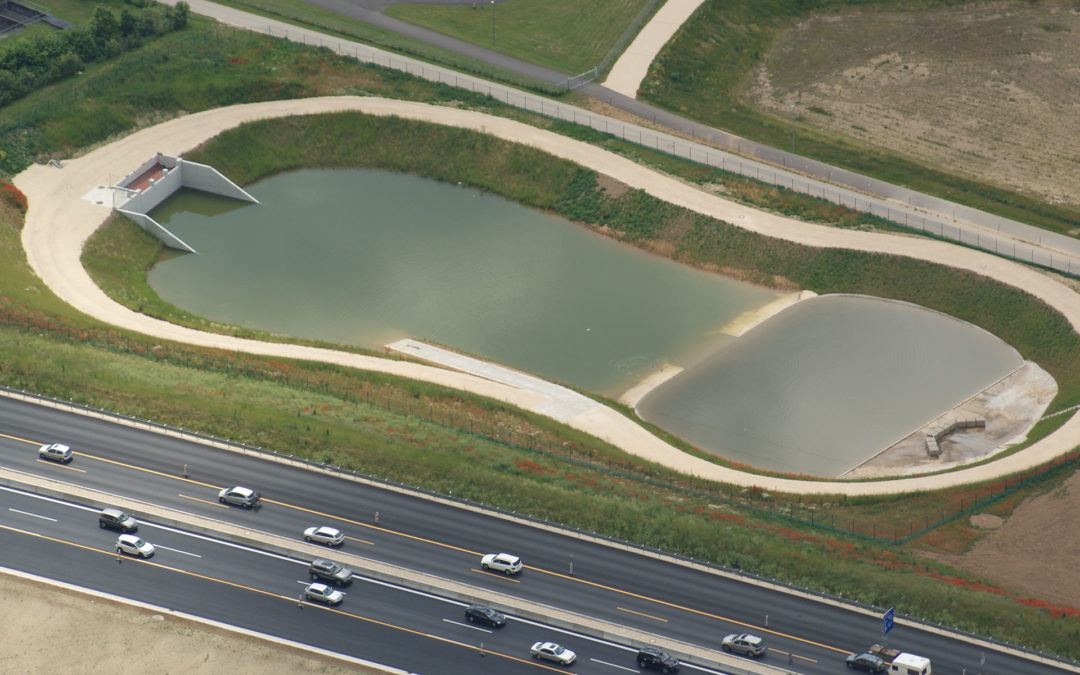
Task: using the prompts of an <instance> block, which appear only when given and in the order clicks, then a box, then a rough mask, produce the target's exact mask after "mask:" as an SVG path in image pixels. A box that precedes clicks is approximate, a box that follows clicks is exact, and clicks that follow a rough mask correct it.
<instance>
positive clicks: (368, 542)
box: [345, 537, 375, 546]
mask: <svg viewBox="0 0 1080 675" xmlns="http://www.w3.org/2000/svg"><path fill="white" fill-rule="evenodd" d="M345 538H346V539H348V540H349V541H356V542H360V543H361V544H367V545H368V546H374V545H375V542H373V541H368V540H367V539H357V538H356V537H345Z"/></svg>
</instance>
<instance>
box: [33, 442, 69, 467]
mask: <svg viewBox="0 0 1080 675" xmlns="http://www.w3.org/2000/svg"><path fill="white" fill-rule="evenodd" d="M73 456H74V453H73V452H72V451H71V448H70V447H68V446H66V445H64V444H63V443H52V444H50V445H43V446H41V447H40V448H38V459H50V460H52V461H54V462H60V463H61V464H67V463H68V462H70V461H71V459H72V457H73Z"/></svg>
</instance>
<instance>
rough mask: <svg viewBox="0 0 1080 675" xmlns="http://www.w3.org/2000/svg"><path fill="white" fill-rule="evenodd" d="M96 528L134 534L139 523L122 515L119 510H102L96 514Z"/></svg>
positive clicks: (130, 517) (126, 515) (124, 514)
mask: <svg viewBox="0 0 1080 675" xmlns="http://www.w3.org/2000/svg"><path fill="white" fill-rule="evenodd" d="M97 522H98V527H100V528H102V529H105V528H108V529H110V530H116V531H118V532H135V531H137V530H138V529H139V521H137V520H135V518H133V517H132V516H129V515H128V514H126V513H124V512H123V511H121V510H120V509H102V510H101V513H99V514H98V519H97Z"/></svg>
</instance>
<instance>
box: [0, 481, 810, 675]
mask: <svg viewBox="0 0 1080 675" xmlns="http://www.w3.org/2000/svg"><path fill="white" fill-rule="evenodd" d="M0 484H3V485H5V486H8V487H12V488H16V489H22V490H25V491H27V492H31V493H34V494H39V495H43V496H47V497H53V498H56V499H62V500H64V501H69V502H74V503H77V504H82V505H85V506H91V507H94V508H99V509H100V508H105V507H115V508H120V509H123V510H125V511H127V512H129V513H131V514H133V515H135V517H136V518H139V519H147V520H152V521H153V522H155V523H160V524H162V525H168V526H170V527H176V528H178V529H182V530H187V531H189V532H194V533H196V534H202V535H206V536H210V537H215V538H218V539H224V540H226V541H231V542H234V543H237V544H243V545H246V546H251V547H253V548H258V549H261V550H265V551H270V552H272V553H277V554H279V555H285V556H289V557H293V558H299V559H301V560H304V559H312V558H325V557H331V558H333V559H334V560H337V561H339V562H341V563H343V564H345V565H346V566H349V567H351V568H352V569H353V571H354V572H356V573H358V574H361V575H362V576H366V577H371V578H373V579H378V580H380V581H386V582H390V583H395V584H400V585H402V586H407V587H409V588H413V589H417V590H421V591H426V592H429V593H432V594H436V595H439V596H442V597H446V598H451V599H454V600H459V601H462V602H479V603H483V604H487V605H493V606H495V607H496V608H498V609H500V610H506V611H509V612H511V613H512V614H514V615H517V616H521V617H524V618H527V619H531V620H534V621H541V622H544V623H548V624H550V625H553V626H556V627H558V628H564V629H567V630H573V631H578V632H581V633H585V634H587V635H592V636H595V637H600V638H603V639H605V640H610V641H612V642H617V643H620V644H625V645H630V646H639V645H658V646H662V647H663V648H664V649H666V650H668V651H670V652H671V653H673V654H675V655H676V656H678V657H680V658H683V659H686V660H692V661H694V662H695V663H698V664H702V665H709V666H712V667H714V668H720V669H722V670H724V671H725V672H728V673H731V674H732V675H755V674H760V675H778V674H780V673H789V672H791V671H787V670H783V669H779V668H774V667H771V666H768V665H766V664H762V663H757V662H752V661H748V660H745V659H739V658H736V657H733V656H730V655H727V654H725V653H724V652H722V651H714V650H711V649H706V648H703V647H700V646H698V645H693V644H689V643H684V642H678V641H675V640H670V639H668V638H665V637H661V636H658V635H655V634H652V633H647V632H644V631H639V630H634V629H631V628H627V627H624V626H620V625H618V624H614V623H610V622H607V621H601V620H599V619H594V618H591V617H587V616H583V615H581V614H575V613H573V612H566V611H563V610H560V609H557V608H555V607H551V606H548V605H544V604H541V603H537V602H532V601H530V600H525V599H523V598H518V597H515V596H512V595H506V594H503V593H497V592H494V591H489V590H486V589H482V588H476V587H473V586H469V585H467V584H463V583H460V582H456V581H452V580H449V579H444V578H442V577H437V576H434V575H431V574H426V573H423V572H416V571H413V570H407V569H402V568H400V567H397V566H394V565H390V564H387V563H384V562H380V561H377V560H372V559H370V558H365V557H362V556H358V555H355V554H352V553H346V552H344V551H337V550H333V549H327V548H326V547H325V546H316V545H314V544H308V543H306V542H303V541H297V540H293V539H290V538H287V537H281V536H278V535H275V534H270V533H267V532H262V531H259V530H253V529H250V528H246V527H240V526H237V525H233V524H230V523H227V522H223V521H220V520H214V519H212V518H205V517H203V516H198V515H195V514H191V513H186V512H183V511H176V510H173V509H167V508H163V507H160V506H156V505H153V504H149V503H147V502H142V501H138V500H134V499H128V498H125V497H119V496H115V495H111V494H108V493H105V492H100V491H98V490H92V489H89V488H83V487H79V486H75V485H70V484H66V483H62V482H59V481H55V480H49V479H44V478H40V477H38V476H33V475H31V474H25V473H22V472H19V471H13V470H10V469H0ZM106 553H108V554H109V555H111V552H106ZM113 597H115V599H117V600H119V601H121V602H125V601H127V599H126V598H122V597H119V596H113ZM281 598H282V599H283V600H286V601H290V602H296V598H295V597H287V596H284V595H283V596H281ZM195 618H197V617H195ZM215 625H219V626H220V625H221V624H215ZM228 628H231V627H228ZM245 633H247V632H246V631H245ZM248 634H250V633H248ZM479 650H480V647H479V645H477V651H478V652H479ZM319 651H320V653H323V654H326V652H325V651H323V650H319ZM330 655H332V656H336V655H334V654H332V653H331V654H330ZM386 672H401V671H399V670H397V669H391V670H387V671H386Z"/></svg>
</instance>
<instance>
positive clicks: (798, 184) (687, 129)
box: [192, 0, 1080, 274]
mask: <svg viewBox="0 0 1080 675" xmlns="http://www.w3.org/2000/svg"><path fill="white" fill-rule="evenodd" d="M304 1H305V2H307V3H308V4H310V5H314V6H318V7H322V8H324V9H328V10H331V11H334V12H337V13H339V14H342V15H344V16H349V17H352V18H354V19H357V20H360V21H363V22H365V23H370V24H372V25H374V26H378V27H380V28H383V29H385V30H388V31H392V32H394V33H398V34H400V35H403V36H406V37H409V38H411V39H414V40H418V41H421V42H426V43H428V44H431V45H434V46H437V47H439V48H441V49H445V50H447V51H451V52H455V53H458V54H462V55H464V56H468V57H469V58H472V59H475V60H476V61H479V62H481V63H487V64H489V65H492V66H496V67H498V68H501V69H503V70H506V71H510V72H513V73H518V74H520V75H525V76H528V77H531V78H533V79H536V80H540V81H543V82H547V83H549V84H562V83H563V82H565V81H566V78H567V74H566V73H560V72H558V71H554V70H550V69H548V68H544V67H542V66H537V65H535V64H532V63H527V62H524V61H521V60H519V59H515V58H513V57H510V56H507V55H505V54H501V53H499V52H497V51H493V50H491V49H487V48H485V47H482V46H478V45H474V44H471V43H468V42H465V41H463V40H459V39H457V38H453V37H450V36H448V35H444V34H442V33H437V32H435V31H431V30H428V29H426V28H421V27H419V26H416V25H413V24H410V23H407V22H404V21H399V20H397V19H393V18H390V17H388V16H386V14H384V13H383V11H382V10H383V9H385V8H386V7H388V6H390V5H392V4H403V3H399V2H394V1H393V0H351V1H350V0H304ZM500 1H501V0H500ZM207 4H209V3H207ZM438 4H471V2H462V1H461V0H441V1H439V2H438ZM192 7H193V9H194V11H196V12H199V13H204V12H205V11H207V10H206V8H204V6H203V3H202V2H201V0H200V1H199V2H198V4H197V5H196V4H195V3H193V4H192ZM211 8H212V5H211ZM264 22H265V21H264ZM252 28H253V29H254V30H259V28H258V23H257V22H253V23H252ZM278 34H279V35H280V34H283V33H282V32H281V31H278ZM499 89H501V87H500V88H499ZM577 91H579V92H580V93H583V94H585V95H587V96H590V97H592V98H594V99H596V100H598V101H603V102H607V103H608V104H609V105H612V106H614V107H616V108H619V109H621V110H623V111H625V112H628V113H630V114H632V115H635V116H637V117H639V118H641V119H643V120H650V121H652V122H653V123H654V124H657V125H660V126H661V127H664V128H666V129H669V130H671V131H673V132H675V133H677V134H678V135H679V136H681V137H678V138H676V137H667V135H663V136H662V137H660V138H657V139H656V140H655V143H643V144H646V145H650V146H655V147H656V148H658V149H664V150H669V148H670V150H669V151H671V152H672V153H673V154H678V155H680V156H683V157H687V158H689V159H694V158H695V153H696V158H697V161H701V158H702V157H705V156H706V153H707V152H708V148H707V146H706V145H699V144H696V143H692V142H687V141H686V140H685V139H686V138H691V139H695V140H701V141H703V142H704V143H707V144H708V145H711V146H714V147H719V148H726V149H728V150H731V151H735V152H737V153H738V155H739V157H738V158H735V157H732V158H731V159H729V160H728V161H727V162H726V163H725V168H728V169H729V170H734V171H737V172H738V173H742V174H743V175H749V176H754V177H755V178H757V179H759V180H763V181H765V182H769V183H773V184H776V185H780V186H783V187H789V188H790V189H793V190H796V191H799V192H804V193H807V194H810V195H814V196H821V197H823V198H826V199H829V200H830V201H836V202H837V203H839V204H843V205H844V206H848V207H851V208H854V209H856V210H860V211H867V212H871V213H874V214H875V215H878V216H881V217H883V218H886V219H888V220H892V221H894V222H897V223H899V224H902V225H908V226H910V227H914V228H917V229H920V230H922V231H924V232H927V233H930V234H934V235H936V236H940V237H943V238H946V239H952V240H957V241H960V242H961V243H963V244H966V245H968V246H975V247H976V248H982V249H984V250H988V251H992V252H994V253H997V254H1000V255H1005V256H1008V257H1011V258H1014V259H1017V260H1022V261H1027V262H1033V263H1036V264H1039V265H1043V266H1046V267H1050V268H1052V269H1056V270H1059V271H1063V272H1066V273H1069V274H1080V239H1076V238H1073V237H1067V236H1064V235H1059V234H1057V233H1054V232H1048V231H1046V230H1042V229H1039V228H1037V227H1032V226H1030V225H1027V224H1025V223H1021V222H1019V221H1016V220H1012V219H1010V218H1004V217H1001V216H997V215H994V214H991V213H987V212H985V211H980V210H978V209H974V208H971V207H968V206H964V205H961V204H957V203H955V202H951V201H949V200H947V199H942V198H940V197H935V196H932V195H928V194H924V193H921V192H916V191H914V190H910V189H908V188H905V187H902V186H898V185H893V184H891V183H887V182H885V181H882V180H878V179H876V178H870V177H867V176H863V175H860V174H857V173H855V172H853V171H849V170H847V169H842V168H839V167H834V166H831V165H828V164H825V163H823V162H818V161H816V160H812V159H808V158H805V157H801V156H799V155H797V154H794V153H791V152H787V151H785V150H783V149H780V148H774V147H771V146H768V145H764V144H761V143H757V142H755V141H751V140H747V139H745V138H741V137H739V136H735V135H733V134H729V133H727V132H726V131H723V130H720V129H714V128H712V127H709V126H706V125H704V124H701V123H698V122H695V121H693V120H690V119H687V118H684V117H681V116H679V115H677V114H674V113H672V112H669V111H667V110H664V109H663V108H659V107H656V106H654V105H651V104H649V103H646V102H643V101H639V100H637V99H636V98H634V97H632V96H626V95H624V94H622V93H619V92H618V91H615V90H612V89H609V88H608V87H605V86H603V85H602V84H599V83H596V82H589V83H587V84H585V85H583V86H581V87H580V88H578V89H577ZM494 96H495V97H496V98H500V99H501V98H502V96H501V95H500V94H498V93H495V94H494ZM570 108H572V106H567V109H570ZM580 113H581V116H582V119H584V113H585V111H580ZM551 114H552V116H556V117H561V118H563V119H573V118H576V117H577V116H578V113H573V114H569V115H568V114H566V113H565V112H562V113H554V112H553V113H551ZM596 117H600V116H596ZM590 126H593V128H596V129H601V128H602V129H603V130H605V131H607V130H608V129H609V125H608V124H607V123H605V124H604V126H603V127H601V126H600V125H599V124H590ZM611 128H612V129H613V128H614V127H613V126H612V127H611ZM634 128H635V129H636V128H637V127H634ZM615 135H619V134H618V133H615ZM634 136H635V133H633V132H631V133H623V134H621V137H622V138H624V139H626V140H631V141H633V140H634ZM650 137H654V136H653V135H652V134H650V133H646V134H645V135H644V139H645V140H647V139H649V138H650ZM638 138H639V139H642V138H643V137H642V136H638ZM691 146H696V148H692V147H691ZM747 157H749V158H754V159H757V160H761V161H762V163H758V162H753V161H748V163H747V164H746V165H745V166H743V163H742V162H740V161H738V160H739V159H744V158H747ZM707 163H709V164H711V165H713V166H720V165H721V162H719V161H709V162H707ZM736 167H739V168H736ZM778 167H779V168H778ZM788 169H790V170H791V171H788ZM808 178H809V179H814V180H807V179H808ZM838 187H840V188H846V189H844V190H840V191H838V190H837V188H838Z"/></svg>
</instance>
